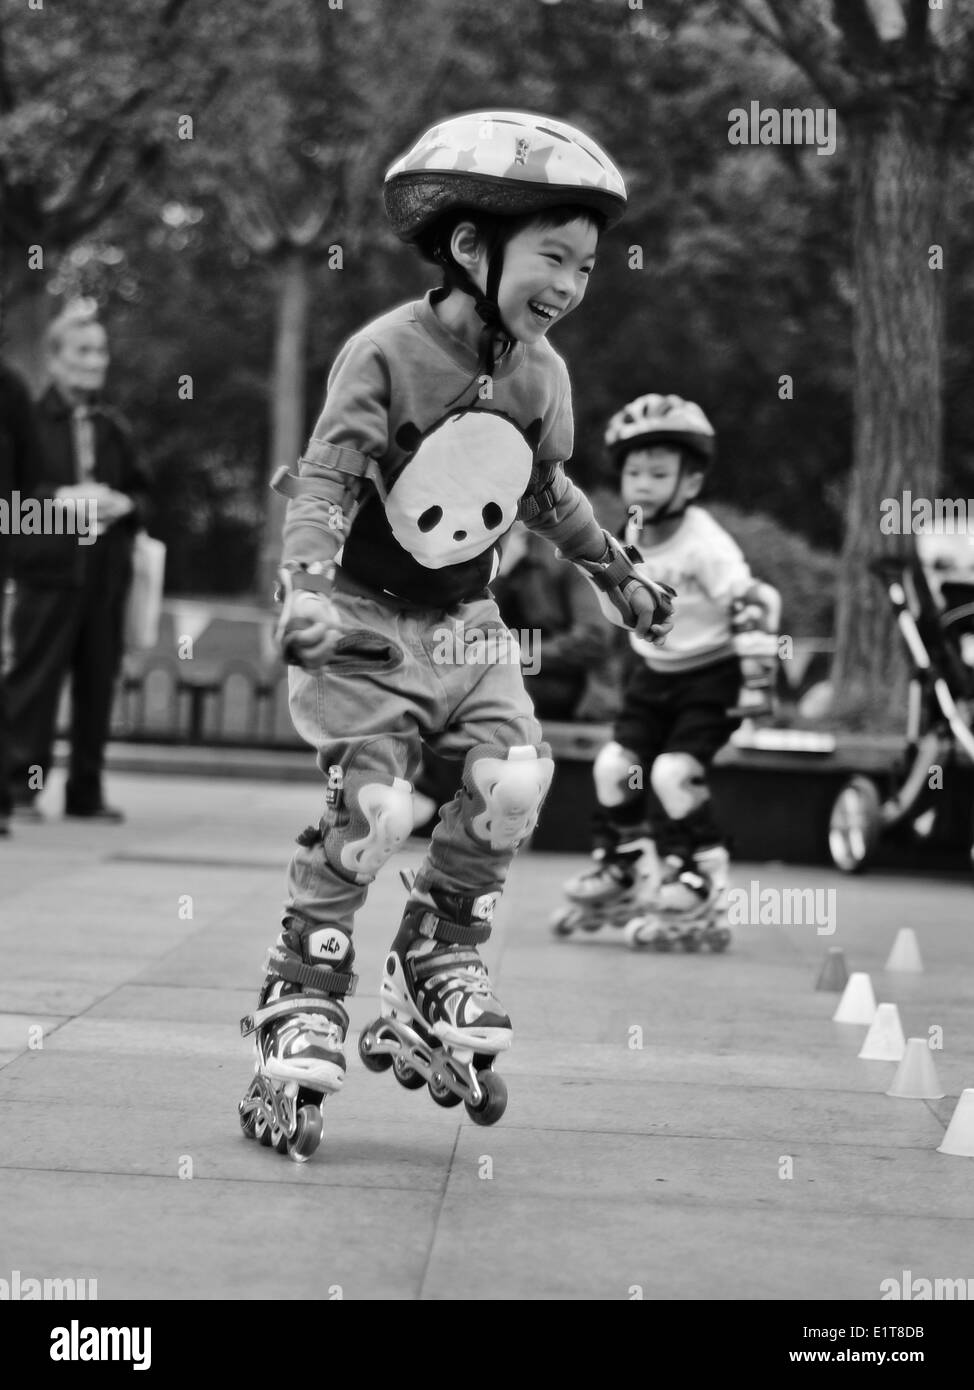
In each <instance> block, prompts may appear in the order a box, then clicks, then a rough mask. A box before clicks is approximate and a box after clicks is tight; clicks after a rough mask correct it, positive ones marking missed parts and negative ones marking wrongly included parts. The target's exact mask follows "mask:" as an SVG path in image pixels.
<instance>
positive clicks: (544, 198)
mask: <svg viewBox="0 0 974 1390" xmlns="http://www.w3.org/2000/svg"><path fill="white" fill-rule="evenodd" d="M383 196H384V200H385V206H386V212H387V214H388V217H389V221H390V223H391V224H392V229H393V231H394V232H395V233H396V235H397V236H398V237H399V238H400V239H401V240H402V241H415V240H416V239H417V237H419V236H421V235H422V233H423V232H424V231H425V230H426V229H427V228H428V227H429V226H430V225H431V224H432V223H433V222H435V221H436V220H437V219H438V218H439V217H441V216H442V215H443V213H445V212H449V211H450V210H451V209H452V208H459V207H463V208H476V209H479V210H481V211H483V212H493V213H500V214H503V215H507V216H512V217H514V216H518V215H520V214H526V213H532V212H541V211H543V210H544V209H545V208H549V207H558V206H562V205H565V204H570V205H572V206H576V205H577V206H580V207H589V208H592V209H593V210H594V211H596V212H598V213H601V215H602V216H603V217H604V218H605V223H606V226H612V225H613V224H614V223H616V222H618V221H619V219H620V218H621V217H622V214H623V212H624V211H625V207H626V185H625V183H624V182H623V178H622V175H621V174H620V173H619V170H618V169H617V168H616V166H615V165H614V164H613V163H612V160H611V159H610V158H609V156H608V155H607V154H606V153H605V151H604V150H603V149H601V148H600V146H598V145H597V144H596V143H595V141H594V140H591V139H589V137H588V136H587V135H585V134H583V132H582V131H580V130H578V129H576V127H575V126H570V125H566V124H565V122H563V121H556V120H552V119H551V118H550V117H548V116H541V115H534V114H532V113H530V112H527V111H469V112H466V113H465V114H464V115H461V116H454V117H452V118H451V119H450V120H448V121H441V122H440V123H439V124H438V125H435V126H432V127H431V128H430V129H429V130H427V131H425V132H424V133H423V134H422V135H421V136H420V137H419V139H418V140H417V141H416V143H415V144H414V145H413V146H412V147H411V148H410V149H409V150H407V151H406V153H405V154H404V155H402V156H401V157H400V158H399V159H397V160H396V162H395V163H394V164H393V165H391V166H390V168H389V170H388V171H387V173H386V177H385V184H384V187H383Z"/></svg>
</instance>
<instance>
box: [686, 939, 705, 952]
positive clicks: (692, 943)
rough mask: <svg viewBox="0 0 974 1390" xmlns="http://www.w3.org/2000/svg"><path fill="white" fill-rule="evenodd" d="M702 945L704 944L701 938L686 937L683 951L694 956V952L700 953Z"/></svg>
mask: <svg viewBox="0 0 974 1390" xmlns="http://www.w3.org/2000/svg"><path fill="white" fill-rule="evenodd" d="M702 944H703V943H702V942H701V940H700V938H699V936H685V937H684V938H683V942H682V945H683V949H684V951H686V952H687V953H688V954H692V953H693V952H694V951H699V950H700V947H701V945H702Z"/></svg>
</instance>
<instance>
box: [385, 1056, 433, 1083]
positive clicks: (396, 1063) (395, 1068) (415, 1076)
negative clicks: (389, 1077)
mask: <svg viewBox="0 0 974 1390" xmlns="http://www.w3.org/2000/svg"><path fill="white" fill-rule="evenodd" d="M392 1074H393V1076H394V1077H395V1078H396V1080H397V1081H398V1082H399V1085H400V1086H405V1088H406V1090H407V1091H418V1090H419V1088H420V1086H425V1085H426V1080H425V1078H424V1077H422V1076H420V1074H419V1072H418V1071H417V1070H416V1068H415V1067H411V1066H410V1065H409V1063H408V1062H407V1061H406V1060H405V1058H403V1057H396V1058H394V1060H393V1063H392Z"/></svg>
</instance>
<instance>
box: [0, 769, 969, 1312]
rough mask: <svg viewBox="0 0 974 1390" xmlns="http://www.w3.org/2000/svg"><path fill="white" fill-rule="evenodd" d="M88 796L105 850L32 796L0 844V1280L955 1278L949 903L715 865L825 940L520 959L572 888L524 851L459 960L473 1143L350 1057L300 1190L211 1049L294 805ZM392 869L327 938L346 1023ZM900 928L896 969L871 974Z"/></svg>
mask: <svg viewBox="0 0 974 1390" xmlns="http://www.w3.org/2000/svg"><path fill="white" fill-rule="evenodd" d="M111 795H112V799H113V800H115V801H117V802H119V803H120V804H122V805H124V806H125V808H126V809H127V811H128V813H129V817H130V819H129V822H128V823H127V824H126V825H125V826H123V827H105V826H97V825H92V826H87V825H83V824H80V825H79V824H78V823H76V822H70V823H68V822H64V821H61V820H59V819H57V818H56V817H57V812H58V809H59V805H60V786H59V784H58V785H55V786H54V787H52V789H51V791H50V793H49V794H48V798H47V802H48V806H49V808H50V814H51V817H52V818H51V819H50V821H49V822H48V823H47V824H45V825H23V824H18V825H17V826H16V834H15V836H14V837H13V838H12V839H11V840H10V841H7V842H0V962H2V966H0V1168H2V1170H3V1177H2V1181H0V1277H5V1278H8V1277H9V1272H10V1271H13V1270H15V1269H16V1270H19V1271H20V1275H21V1278H27V1277H41V1278H43V1277H49V1278H53V1277H75V1278H82V1277H84V1278H94V1279H97V1281H98V1296H99V1298H100V1299H109V1298H125V1299H147V1298H167V1299H207V1298H230V1299H256V1298H281V1297H288V1296H300V1297H310V1298H328V1297H329V1296H333V1295H334V1294H335V1293H336V1289H335V1286H340V1287H341V1292H342V1295H343V1297H345V1298H346V1299H348V1298H383V1299H385V1298H389V1299H406V1300H413V1299H442V1300H446V1299H450V1300H453V1299H458V1298H478V1299H484V1298H486V1299H490V1298H494V1297H504V1298H524V1299H531V1298H542V1297H544V1298H555V1299H627V1298H630V1297H632V1296H633V1291H634V1286H638V1288H639V1289H641V1290H642V1293H643V1296H644V1297H645V1298H671V1299H686V1300H693V1299H732V1298H742V1297H743V1298H748V1299H755V1300H771V1299H775V1300H778V1299H781V1300H790V1299H859V1298H864V1299H878V1298H879V1297H880V1285H881V1281H882V1280H883V1279H887V1278H899V1277H900V1276H901V1273H902V1271H904V1270H907V1269H909V1270H911V1271H912V1272H913V1276H914V1278H918V1277H921V1276H923V1277H931V1278H933V1277H942V1278H974V1181H972V1179H974V1160H972V1159H964V1158H956V1157H948V1156H945V1155H942V1154H939V1153H937V1152H936V1148H937V1145H938V1144H939V1143H940V1140H941V1137H942V1135H943V1133H944V1129H945V1127H946V1125H947V1123H948V1121H949V1119H950V1116H951V1114H952V1111H953V1108H954V1105H955V1103H956V1100H957V1097H958V1095H959V1093H960V1091H961V1090H962V1089H964V1088H965V1087H970V1086H974V969H972V967H974V932H972V925H974V914H972V890H971V885H970V884H969V883H967V882H965V881H962V880H960V879H956V880H948V879H943V878H941V879H934V878H932V877H927V878H919V877H917V878H897V877H893V876H872V877H864V878H862V879H858V880H849V879H843V878H842V877H841V876H840V875H838V874H833V873H831V872H829V871H827V870H824V869H822V870H809V869H804V868H801V869H799V868H790V869H789V868H787V867H785V866H782V865H759V866H755V865H738V866H736V869H735V876H736V882H737V883H738V884H742V885H746V884H747V883H749V882H750V881H751V880H752V879H754V880H757V881H758V882H759V884H760V887H761V888H762V889H764V888H769V887H771V888H782V887H801V888H807V887H811V888H818V889H823V890H829V889H835V892H836V897H835V913H836V921H837V931H836V932H835V935H834V936H825V935H820V934H818V933H817V931H816V929H815V927H814V926H798V927H788V928H782V927H767V926H764V927H761V926H742V927H740V928H739V930H738V934H737V939H736V941H735V945H734V947H733V949H732V951H731V952H730V953H728V954H727V955H726V956H709V955H704V956H688V955H683V954H674V955H664V956H661V955H657V954H653V953H645V954H635V953H632V952H630V951H628V950H627V949H626V948H625V946H624V944H623V943H622V941H621V939H620V938H619V936H617V935H613V936H609V935H606V934H603V935H600V936H595V937H585V938H572V939H571V940H569V941H555V940H554V939H552V938H551V936H550V935H549V931H548V928H547V918H548V916H549V914H550V912H551V910H552V908H553V907H554V906H555V905H556V904H557V902H558V901H559V897H560V894H559V885H560V883H561V881H562V880H563V879H564V878H565V877H566V876H567V875H568V874H570V873H572V872H575V871H577V869H578V868H579V867H580V865H581V862H582V861H581V860H580V858H579V857H578V856H572V855H564V856H562V855H542V854H538V853H532V852H530V851H528V852H525V853H524V854H522V856H521V857H520V859H519V860H518V862H517V863H516V865H515V868H514V871H513V874H512V877H511V881H510V884H509V889H508V892H507V894H506V895H505V898H504V900H503V903H502V907H501V910H500V913H499V919H498V923H497V929H496V931H495V934H494V937H493V938H492V940H491V942H490V943H489V945H488V946H487V948H486V949H485V955H486V958H487V960H488V962H489V964H490V966H491V970H492V973H493V976H494V978H495V981H496V982H497V984H498V988H499V993H500V996H501V998H502V999H503V1001H504V1002H505V1004H506V1006H507V1007H508V1009H509V1010H510V1012H511V1015H512V1017H513V1019H514V1023H515V1032H516V1036H515V1045H514V1048H513V1050H512V1051H511V1052H510V1053H509V1054H507V1055H506V1056H505V1057H504V1058H503V1059H502V1060H501V1063H500V1069H501V1070H502V1072H503V1074H504V1076H505V1078H506V1080H507V1082H508V1086H509V1089H510V1104H509V1108H508V1111H507V1114H506V1116H505V1117H504V1119H503V1120H502V1121H501V1123H500V1124H499V1125H497V1126H496V1127H495V1128H492V1129H482V1128H478V1127H476V1126H474V1125H473V1124H472V1123H471V1122H470V1121H469V1120H468V1119H467V1118H466V1117H465V1116H464V1112H463V1111H462V1110H451V1111H445V1110H441V1109H439V1108H437V1107H436V1106H435V1105H433V1104H432V1102H431V1101H430V1100H429V1098H428V1096H427V1095H426V1093H425V1091H422V1092H416V1093H408V1092H406V1091H404V1090H402V1089H401V1088H400V1087H398V1086H397V1085H396V1084H395V1082H394V1081H393V1079H392V1078H391V1076H389V1075H388V1074H386V1075H383V1076H373V1075H370V1074H368V1073H367V1072H366V1071H365V1070H364V1068H363V1067H362V1066H361V1064H360V1062H359V1061H358V1057H357V1054H356V1052H355V1041H356V1039H355V1037H354V1036H353V1037H352V1038H350V1047H349V1075H348V1080H347V1082H346V1086H345V1089H344V1091H343V1093H342V1094H341V1095H340V1096H338V1097H337V1098H333V1099H332V1100H330V1101H329V1102H328V1103H327V1104H326V1106H325V1139H324V1141H323V1143H322V1146H321V1148H320V1149H319V1150H318V1153H317V1154H316V1155H315V1157H314V1158H313V1159H312V1160H311V1162H310V1163H308V1164H305V1165H303V1166H300V1165H297V1164H294V1163H291V1162H289V1161H288V1160H287V1159H285V1158H281V1157H278V1156H277V1155H276V1154H274V1153H272V1152H271V1151H269V1150H265V1149H262V1148H260V1147H258V1146H257V1145H256V1144H254V1143H251V1142H247V1141H246V1140H245V1139H244V1138H243V1137H242V1135H241V1134H240V1131H239V1128H238V1124H237V1118H236V1104H237V1100H238V1098H239V1097H240V1095H241V1094H242V1092H243V1090H244V1088H245V1086H246V1084H247V1082H248V1078H249V1076H250V1073H251V1069H252V1061H251V1054H250V1051H249V1046H248V1043H247V1042H246V1041H244V1040H243V1039H241V1038H240V1036H239V1033H238V1027H237V1021H238V1019H239V1017H240V1015H241V1014H242V1013H244V1012H246V1010H247V1009H249V1008H250V1007H251V1006H252V1004H253V1002H254V997H255V991H256V988H257V986H258V984H259V982H260V980H261V978H262V962H263V956H264V952H265V950H266V947H267V946H268V945H269V944H270V942H271V940H272V939H273V937H274V935H275V934H276V930H277V926H276V924H277V921H278V915H279V910H280V901H281V894H282V888H283V880H284V867H285V865H286V862H287V859H288V857H289V854H290V844H291V841H292V838H293V835H294V833H295V832H296V831H297V830H298V829H300V828H301V827H302V826H303V825H304V824H306V823H307V822H309V821H312V820H314V819H316V818H317V815H318V814H319V799H320V798H319V794H318V792H317V790H316V789H315V788H314V787H313V786H309V785H306V784H302V785H297V784H291V785H282V784H277V783H273V782H268V781H260V782H257V781H252V782H246V781H239V780H232V781H231V780H216V779H213V780H203V779H199V780H194V779H191V778H185V777H164V776H154V777H153V776H134V775H122V774H116V775H115V776H114V777H113V778H112V780H111ZM420 853H421V846H420V845H419V844H418V843H416V842H413V843H411V844H410V846H409V847H408V853H405V854H404V855H403V856H402V857H401V859H400V860H399V861H397V862H394V863H391V864H389V865H388V866H387V867H386V868H385V869H384V870H383V873H382V874H381V875H380V878H379V880H378V881H377V883H376V884H375V886H374V888H373V890H372V894H371V896H370V898H369V902H368V904H367V906H366V908H365V910H364V911H363V913H362V914H361V918H360V921H359V924H358V930H357V941H358V951H359V954H358V961H357V967H358V969H359V970H360V972H361V981H360V992H359V994H358V995H357V996H356V997H355V998H354V999H353V1000H352V1001H351V1015H352V1025H353V1029H356V1030H357V1029H358V1028H360V1027H361V1026H362V1025H363V1024H365V1023H366V1022H367V1021H369V1019H370V1018H372V1017H373V1016H375V1014H376V1013H377V998H376V993H375V991H376V988H377V983H378V978H379V970H380V964H381V960H382V956H383V953H384V950H385V947H386V946H387V944H388V941H389V939H390V937H391V935H392V933H393V930H394V928H395V925H396V923H397V922H398V918H399V914H400V911H401V904H402V898H403V890H402V888H401V885H400V883H399V877H398V873H397V869H398V868H400V867H406V866H408V865H410V864H412V865H415V864H417V863H418V861H419V858H420ZM185 895H189V897H190V898H191V899H192V917H191V918H188V917H187V916H186V910H187V909H186V896H185ZM823 901H824V900H823ZM181 904H182V915H181ZM901 926H911V927H913V928H914V929H915V930H916V932H917V936H918V938H919V941H920V946H921V951H922V953H923V957H924V964H925V970H924V973H922V974H918V975H903V974H895V975H894V974H891V973H887V972H885V970H884V968H883V967H884V963H885V960H886V958H887V955H888V953H889V950H890V947H891V945H892V942H893V939H894V937H895V935H896V930H897V928H899V927H901ZM830 945H838V946H841V947H842V948H843V949H844V951H845V953H846V957H847V960H848V963H849V967H850V969H859V970H865V971H868V972H870V974H871V976H872V980H873V984H874V987H875V990H876V996H877V999H878V1000H880V1001H892V1002H895V1003H897V1005H898V1006H899V1010H900V1014H901V1017H902V1020H903V1025H904V1030H905V1032H906V1034H907V1036H911V1035H925V1034H926V1033H927V1030H928V1028H929V1027H930V1026H931V1025H935V1024H936V1025H939V1026H940V1027H942V1029H943V1035H944V1049H943V1051H941V1052H935V1053H934V1054H933V1056H934V1058H935V1061H936V1066H937V1069H938V1073H939V1076H940V1080H941V1082H942V1087H943V1089H944V1090H945V1091H946V1092H947V1096H946V1098H945V1099H944V1100H943V1101H935V1102H925V1101H903V1100H894V1099H891V1098H889V1097H887V1096H886V1095H885V1094H884V1092H885V1091H886V1089H887V1087H888V1086H889V1084H890V1080H891V1078H892V1075H893V1072H894V1070H895V1067H894V1064H892V1063H875V1062H863V1061H860V1060H859V1059H858V1058H857V1055H856V1054H857V1052H858V1049H859V1045H860V1043H861V1040H862V1037H863V1036H864V1032H865V1030H864V1029H863V1028H859V1027H850V1026H848V1025H839V1024H835V1023H832V1022H831V1015H832V1013H833V1011H834V1009H835V1005H836V1001H837V996H835V995H833V994H827V993H822V992H817V991H816V990H815V989H814V983H815V979H816V976H817V973H818V969H819V966H820V963H821V961H822V959H823V957H824V955H825V952H826V949H827V947H828V946H830ZM640 1029H641V1030H642V1033H641V1040H642V1046H641V1047H639V1046H636V1045H635V1044H637V1043H638V1042H639V1040H640V1033H639V1032H638V1031H637V1030H640ZM788 1158H790V1159H791V1171H792V1176H791V1177H782V1176H781V1174H782V1173H784V1172H787V1170H788V1167H789V1165H788V1164H787V1163H786V1162H784V1160H785V1159H788ZM190 1172H191V1174H192V1176H191V1177H189V1176H185V1175H186V1174H188V1173H190ZM181 1174H182V1175H183V1176H181Z"/></svg>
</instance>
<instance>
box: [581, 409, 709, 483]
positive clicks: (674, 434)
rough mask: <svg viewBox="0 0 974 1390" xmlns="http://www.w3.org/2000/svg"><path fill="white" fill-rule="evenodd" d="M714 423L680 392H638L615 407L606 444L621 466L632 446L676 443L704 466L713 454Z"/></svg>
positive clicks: (645, 447)
mask: <svg viewBox="0 0 974 1390" xmlns="http://www.w3.org/2000/svg"><path fill="white" fill-rule="evenodd" d="M714 443H715V436H714V427H713V425H711V423H710V421H709V420H708V419H707V417H706V415H704V413H703V411H702V410H701V409H700V407H699V406H698V405H695V404H694V403H693V401H685V400H683V398H682V397H681V396H658V395H655V394H653V395H648V396H638V397H637V398H636V399H635V400H634V401H630V402H629V404H628V405H624V406H623V407H622V409H621V410H618V411H616V413H615V415H613V417H612V419H611V420H610V421H609V423H608V426H607V427H606V431H605V447H606V448H607V449H608V451H609V453H610V455H611V457H612V461H613V463H615V465H616V467H621V466H622V464H623V462H624V460H625V457H626V455H627V454H628V453H629V452H630V450H632V449H639V448H643V449H651V448H652V447H653V445H654V444H675V445H676V446H677V447H678V448H679V449H681V450H687V451H688V452H689V453H691V454H693V455H694V456H695V457H696V458H697V459H699V461H700V462H701V463H702V464H703V465H704V466H706V465H707V464H708V463H711V462H712V461H713V457H714Z"/></svg>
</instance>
